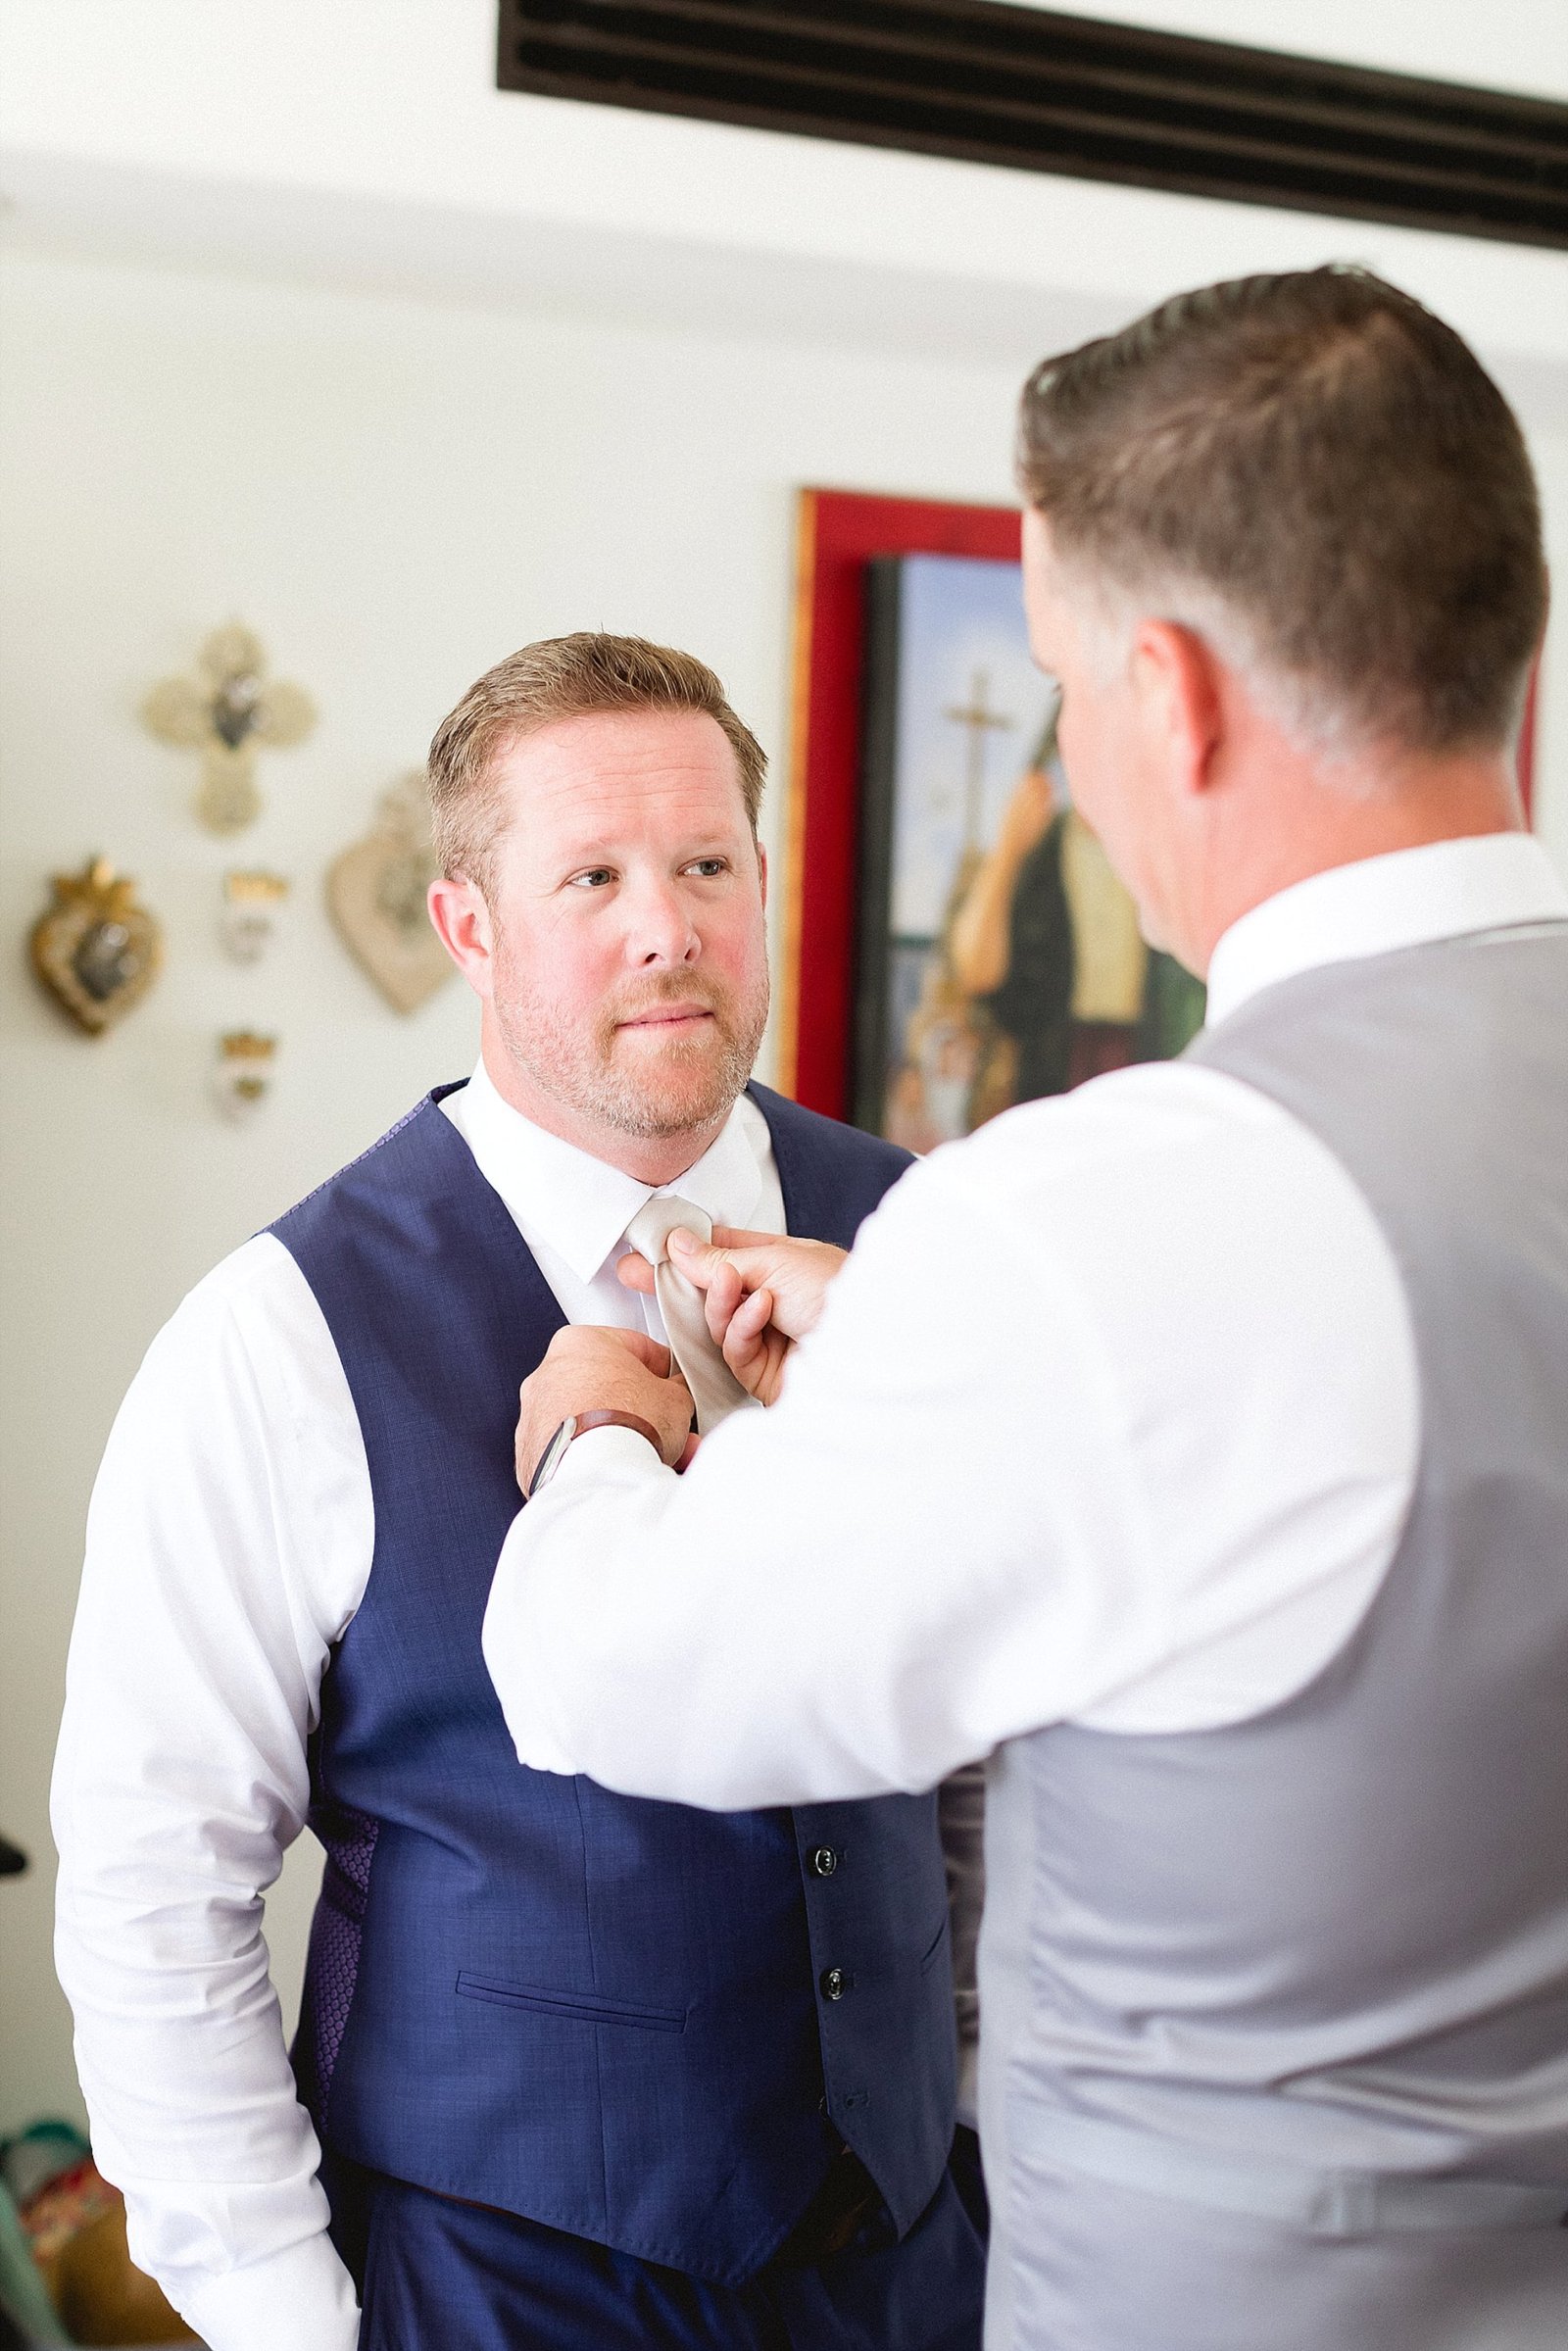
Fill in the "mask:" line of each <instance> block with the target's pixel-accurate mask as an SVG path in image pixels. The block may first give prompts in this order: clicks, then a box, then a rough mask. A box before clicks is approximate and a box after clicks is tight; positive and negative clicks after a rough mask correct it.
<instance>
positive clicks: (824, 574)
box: [777, 490, 1023, 1118]
mask: <svg viewBox="0 0 1568 2351" xmlns="http://www.w3.org/2000/svg"><path fill="white" fill-rule="evenodd" d="M1022 519H1023V518H1022V515H1021V514H1020V513H1019V511H1018V509H1017V508H1016V507H1005V506H953V505H950V504H948V503H947V502H946V501H944V500H941V499H933V498H881V497H876V496H873V495H871V494H869V493H865V492H860V491H855V490H803V491H802V492H801V494H800V505H799V510H798V523H797V539H796V547H797V558H796V588H795V660H794V676H793V684H794V692H793V706H794V707H793V712H792V717H793V723H792V725H791V729H790V739H791V770H790V787H789V788H790V799H789V838H788V849H787V860H788V883H787V886H788V892H789V896H788V900H787V902H786V907H785V919H784V942H783V980H782V986H781V990H780V1005H779V1027H778V1063H777V1066H778V1073H779V1079H778V1082H779V1085H780V1087H781V1089H782V1091H783V1092H784V1093H786V1094H792V1095H793V1096H794V1097H795V1099H796V1101H797V1102H804V1103H805V1105H806V1106H807V1108H808V1109H810V1110H822V1111H825V1112H826V1114H827V1115H828V1116H829V1117H830V1118H844V1117H847V1116H848V1114H849V1106H850V1048H851V1039H852V1037H853V1034H854V1015H855V1004H854V994H855V925H856V906H857V881H858V852H859V797H860V699H861V689H862V682H863V678H862V672H863V663H864V653H865V566H866V564H867V563H869V562H870V560H871V558H872V557H873V556H878V555H970V556H989V557H991V558H993V559H995V560H997V561H1000V562H1002V563H1017V561H1018V558H1019V550H1020V533H1021V527H1022Z"/></svg>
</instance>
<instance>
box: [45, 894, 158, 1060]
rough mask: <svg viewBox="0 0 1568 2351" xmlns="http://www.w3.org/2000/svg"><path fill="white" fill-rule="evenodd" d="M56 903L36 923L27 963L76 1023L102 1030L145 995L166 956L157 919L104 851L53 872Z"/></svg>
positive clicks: (99, 1032) (92, 1030)
mask: <svg viewBox="0 0 1568 2351" xmlns="http://www.w3.org/2000/svg"><path fill="white" fill-rule="evenodd" d="M54 893H55V903H54V905H53V906H51V907H50V908H49V910H48V912H47V913H46V914H43V915H42V916H40V918H39V920H38V921H37V922H36V923H35V924H34V925H33V931H32V938H31V948H32V968H33V970H34V972H35V973H36V974H37V976H38V978H39V980H40V981H41V982H42V984H43V985H44V987H46V988H47V989H48V991H49V993H50V995H51V996H53V998H54V999H55V1001H56V1003H57V1004H62V1005H64V1007H65V1009H66V1010H67V1011H68V1012H69V1013H70V1015H71V1017H72V1019H73V1021H75V1023H76V1025H77V1026H78V1028H82V1029H85V1030H86V1032H87V1034H88V1036H89V1037H101V1036H103V1034H104V1033H105V1031H106V1030H108V1029H112V1028H113V1027H114V1025H115V1023H116V1022H117V1021H118V1020H123V1018H124V1016H125V1014H126V1013H127V1012H128V1011H129V1010H130V1008H131V1006H132V1005H133V1004H137V1003H139V1001H140V1000H141V998H142V997H143V996H145V995H146V993H147V991H148V989H149V988H150V987H151V986H152V984H153V982H154V980H155V979H156V978H157V977H158V972H159V967H160V965H161V964H162V961H163V952H164V945H163V933H162V931H161V930H160V928H159V925H158V922H157V919H156V917H155V916H154V915H152V914H150V913H149V912H148V910H147V908H146V907H145V906H138V905H137V903H136V885H135V883H134V882H132V881H126V880H125V879H123V877H122V876H121V875H119V874H117V873H116V871H115V869H114V867H113V865H111V863H110V862H109V859H108V858H107V857H89V858H88V860H87V863H86V864H85V865H84V866H83V867H82V870H81V871H80V873H75V874H71V873H57V874H56V875H55V876H54Z"/></svg>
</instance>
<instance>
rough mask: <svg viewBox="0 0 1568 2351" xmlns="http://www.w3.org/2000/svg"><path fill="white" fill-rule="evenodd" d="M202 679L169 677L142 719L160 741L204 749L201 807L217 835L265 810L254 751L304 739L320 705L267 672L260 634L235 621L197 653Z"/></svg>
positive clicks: (144, 707)
mask: <svg viewBox="0 0 1568 2351" xmlns="http://www.w3.org/2000/svg"><path fill="white" fill-rule="evenodd" d="M197 667H198V668H199V670H200V672H201V675H200V677H199V678H185V677H166V678H165V679H164V680H163V682H162V683H161V684H160V685H156V686H154V688H153V690H152V692H151V693H150V694H149V695H148V696H147V699H146V701H145V702H144V703H143V704H142V706H141V714H142V721H143V723H144V724H145V726H146V727H147V728H148V730H149V732H150V733H152V734H154V735H156V736H157V737H158V739H159V741H160V742H161V743H176V744H178V745H180V746H181V748H182V749H185V750H190V751H199V752H200V753H201V754H202V789H201V796H200V798H199V799H198V801H197V803H196V812H197V814H198V816H199V817H200V818H201V820H202V822H203V824H205V825H206V826H207V827H208V829H209V830H210V831H212V832H215V833H237V832H240V831H242V830H243V829H244V827H245V826H246V825H247V824H251V823H254V821H255V819H256V818H257V817H258V816H259V815H260V814H261V808H262V796H261V793H260V791H259V790H258V789H257V784H256V754H257V751H258V749H260V748H261V747H262V746H264V745H265V746H266V747H267V748H268V749H269V750H271V751H282V750H285V749H287V748H288V747H289V746H290V745H292V744H295V743H303V742H304V740H305V738H306V736H307V735H308V734H309V733H310V731H311V729H312V728H313V727H314V726H315V724H316V705H315V704H314V703H313V702H312V700H311V698H310V696H309V695H308V694H307V693H306V692H305V689H304V688H303V686H293V685H290V684H289V683H288V682H287V681H286V679H283V678H270V677H269V676H268V675H267V656H266V654H265V653H264V652H263V651H262V645H261V640H260V638H259V637H256V636H255V635H253V634H252V632H251V631H250V630H249V629H248V628H241V627H240V626H239V624H238V622H237V621H236V622H232V623H231V624H230V625H229V626H228V627H227V628H220V629H216V630H215V631H214V632H213V634H212V636H210V637H209V638H208V640H207V642H206V644H205V645H204V646H203V647H202V649H201V652H200V654H199V655H198V656H197Z"/></svg>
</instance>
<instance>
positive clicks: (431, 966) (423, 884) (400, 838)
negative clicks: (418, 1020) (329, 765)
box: [326, 770, 454, 1012]
mask: <svg viewBox="0 0 1568 2351" xmlns="http://www.w3.org/2000/svg"><path fill="white" fill-rule="evenodd" d="M434 879H435V857H434V854H433V852H432V851H431V848H430V820H429V812H428V808H427V806H426V802H425V796H424V777H423V775H422V773H420V772H418V771H417V770H416V771H415V772H414V773H412V774H409V775H406V776H404V777H403V778H402V779H401V781H400V782H398V783H396V784H394V785H393V786H392V788H391V790H390V791H388V792H386V793H383V795H382V797H381V804H380V807H379V808H378V810H377V812H376V820H375V824H374V826H373V827H372V829H371V830H370V832H368V834H367V835H366V837H365V839H364V840H363V841H356V842H355V844H354V846H353V848H352V849H346V850H344V852H343V854H342V856H341V857H338V858H336V859H335V860H334V862H333V863H332V865H331V866H330V867H329V868H328V871H327V876H326V903H327V906H328V907H329V908H330V910H331V915H332V920H333V922H334V923H335V924H336V926H337V930H338V935H339V936H340V938H341V939H342V941H343V944H344V946H345V947H346V948H347V949H348V951H349V953H350V955H353V957H354V959H355V961H356V962H357V963H358V964H359V965H360V968H361V969H362V970H363V971H365V972H366V973H368V976H369V978H370V979H372V980H373V981H374V982H375V985H376V986H377V987H378V988H379V989H380V991H381V994H382V995H383V996H384V997H385V998H386V1001H387V1003H388V1004H391V1006H392V1007H393V1009H394V1011H398V1012H417V1010H418V1008H419V1006H420V1004H423V1003H424V1001H425V999H426V997H429V996H433V995H434V994H435V992H436V990H437V989H438V988H439V987H440V986H441V984H442V982H443V981H444V980H449V979H451V978H452V976H453V969H454V966H453V962H452V958H451V956H450V955H448V954H447V951H446V949H445V948H444V947H443V946H442V944H441V942H440V940H439V939H438V938H437V937H436V935H435V932H434V931H433V930H432V929H431V927H430V917H429V914H428V913H427V911H426V909H425V903H424V894H425V892H426V891H427V890H428V888H429V887H430V884H431V882H432V881H434Z"/></svg>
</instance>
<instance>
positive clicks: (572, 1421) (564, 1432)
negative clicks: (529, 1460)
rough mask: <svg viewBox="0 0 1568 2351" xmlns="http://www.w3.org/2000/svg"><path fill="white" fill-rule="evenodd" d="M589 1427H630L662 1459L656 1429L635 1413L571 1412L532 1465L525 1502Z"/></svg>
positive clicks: (558, 1465)
mask: <svg viewBox="0 0 1568 2351" xmlns="http://www.w3.org/2000/svg"><path fill="white" fill-rule="evenodd" d="M589 1429H630V1430H631V1432H632V1434H633V1435H634V1436H636V1437H645V1438H646V1439H647V1440H648V1443H649V1444H650V1445H652V1446H653V1448H654V1450H655V1452H656V1453H657V1454H658V1455H659V1458H660V1460H661V1461H662V1460H663V1458H664V1448H663V1446H662V1445H661V1444H660V1442H659V1431H658V1430H657V1429H655V1428H654V1427H652V1426H651V1424H650V1423H649V1422H648V1421H646V1420H643V1419H640V1418H639V1416H638V1415H637V1414H636V1413H635V1412H612V1411H609V1410H600V1411H597V1412H571V1413H568V1414H567V1416H566V1418H565V1419H564V1421H563V1422H562V1423H561V1425H560V1427H559V1428H557V1429H556V1430H555V1431H554V1432H553V1433H552V1435H551V1438H550V1441H549V1443H548V1444H547V1445H546V1446H545V1449H544V1451H543V1452H542V1453H541V1454H540V1456H539V1458H538V1460H537V1462H536V1463H535V1464H534V1473H533V1476H532V1477H531V1478H530V1480H529V1481H528V1491H527V1493H526V1494H525V1495H524V1496H523V1499H524V1500H525V1501H529V1502H531V1501H532V1500H533V1497H534V1495H535V1494H537V1493H538V1492H539V1490H540V1488H541V1487H542V1486H548V1485H549V1483H550V1481H551V1479H552V1478H553V1477H554V1476H555V1474H556V1472H557V1470H558V1469H559V1468H560V1467H561V1464H562V1462H563V1461H564V1459H565V1457H566V1450H567V1447H568V1446H569V1445H573V1444H575V1442H576V1440H577V1439H578V1438H579V1437H581V1436H584V1435H585V1434H586V1433H587V1431H588V1430H589Z"/></svg>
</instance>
